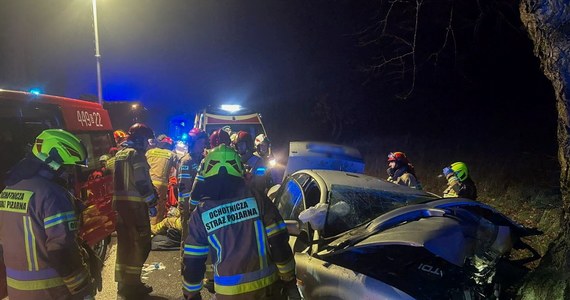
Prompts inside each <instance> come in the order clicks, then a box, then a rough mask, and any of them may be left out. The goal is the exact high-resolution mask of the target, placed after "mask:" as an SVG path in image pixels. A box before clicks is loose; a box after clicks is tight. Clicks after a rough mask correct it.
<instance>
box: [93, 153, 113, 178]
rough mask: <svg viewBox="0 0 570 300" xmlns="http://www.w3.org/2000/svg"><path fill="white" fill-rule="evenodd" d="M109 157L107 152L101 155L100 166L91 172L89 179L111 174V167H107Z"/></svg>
mask: <svg viewBox="0 0 570 300" xmlns="http://www.w3.org/2000/svg"><path fill="white" fill-rule="evenodd" d="M109 158H110V157H109V155H107V154H103V155H101V156H100V157H99V168H97V169H95V170H93V172H91V174H89V177H88V180H89V181H91V180H95V179H97V178H101V177H103V176H107V175H109V174H111V173H110V171H109V169H107V161H108V160H109Z"/></svg>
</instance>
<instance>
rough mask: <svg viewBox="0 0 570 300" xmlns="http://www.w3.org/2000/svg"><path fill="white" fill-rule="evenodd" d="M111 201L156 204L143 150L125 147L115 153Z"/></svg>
mask: <svg viewBox="0 0 570 300" xmlns="http://www.w3.org/2000/svg"><path fill="white" fill-rule="evenodd" d="M115 159H116V160H115V172H114V177H113V180H114V183H115V185H114V188H115V191H114V193H113V202H114V203H116V202H117V201H130V202H140V203H144V202H146V203H148V204H149V205H150V206H153V205H155V204H156V197H155V195H154V187H153V185H152V182H151V180H150V175H149V169H150V167H149V165H148V163H147V162H146V157H145V156H144V154H143V152H142V151H140V150H136V149H134V148H125V149H122V150H120V151H119V152H117V154H116V155H115Z"/></svg>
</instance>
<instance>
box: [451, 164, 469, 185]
mask: <svg viewBox="0 0 570 300" xmlns="http://www.w3.org/2000/svg"><path fill="white" fill-rule="evenodd" d="M451 169H452V170H453V172H455V175H456V176H457V178H459V180H460V181H464V180H465V179H467V177H469V170H468V169H467V165H466V164H465V163H463V162H460V161H458V162H454V163H452V164H451Z"/></svg>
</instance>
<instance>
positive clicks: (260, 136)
mask: <svg viewBox="0 0 570 300" xmlns="http://www.w3.org/2000/svg"><path fill="white" fill-rule="evenodd" d="M266 139H267V137H266V136H265V134H263V133H260V134H258V135H257V136H256V137H255V142H254V144H255V147H257V145H259V144H261V143H263V142H265V141H266ZM267 142H269V140H268V139H267Z"/></svg>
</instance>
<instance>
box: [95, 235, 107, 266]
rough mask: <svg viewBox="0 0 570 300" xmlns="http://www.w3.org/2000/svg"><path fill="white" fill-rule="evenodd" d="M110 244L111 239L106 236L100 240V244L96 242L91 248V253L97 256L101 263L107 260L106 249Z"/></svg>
mask: <svg viewBox="0 0 570 300" xmlns="http://www.w3.org/2000/svg"><path fill="white" fill-rule="evenodd" d="M110 242H111V237H110V236H108V237H106V238H105V239H103V240H101V241H100V242H97V243H96V244H95V245H93V247H92V248H93V251H94V252H95V253H96V254H97V256H99V258H100V259H101V261H105V259H106V258H107V248H108V247H109V244H110Z"/></svg>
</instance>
